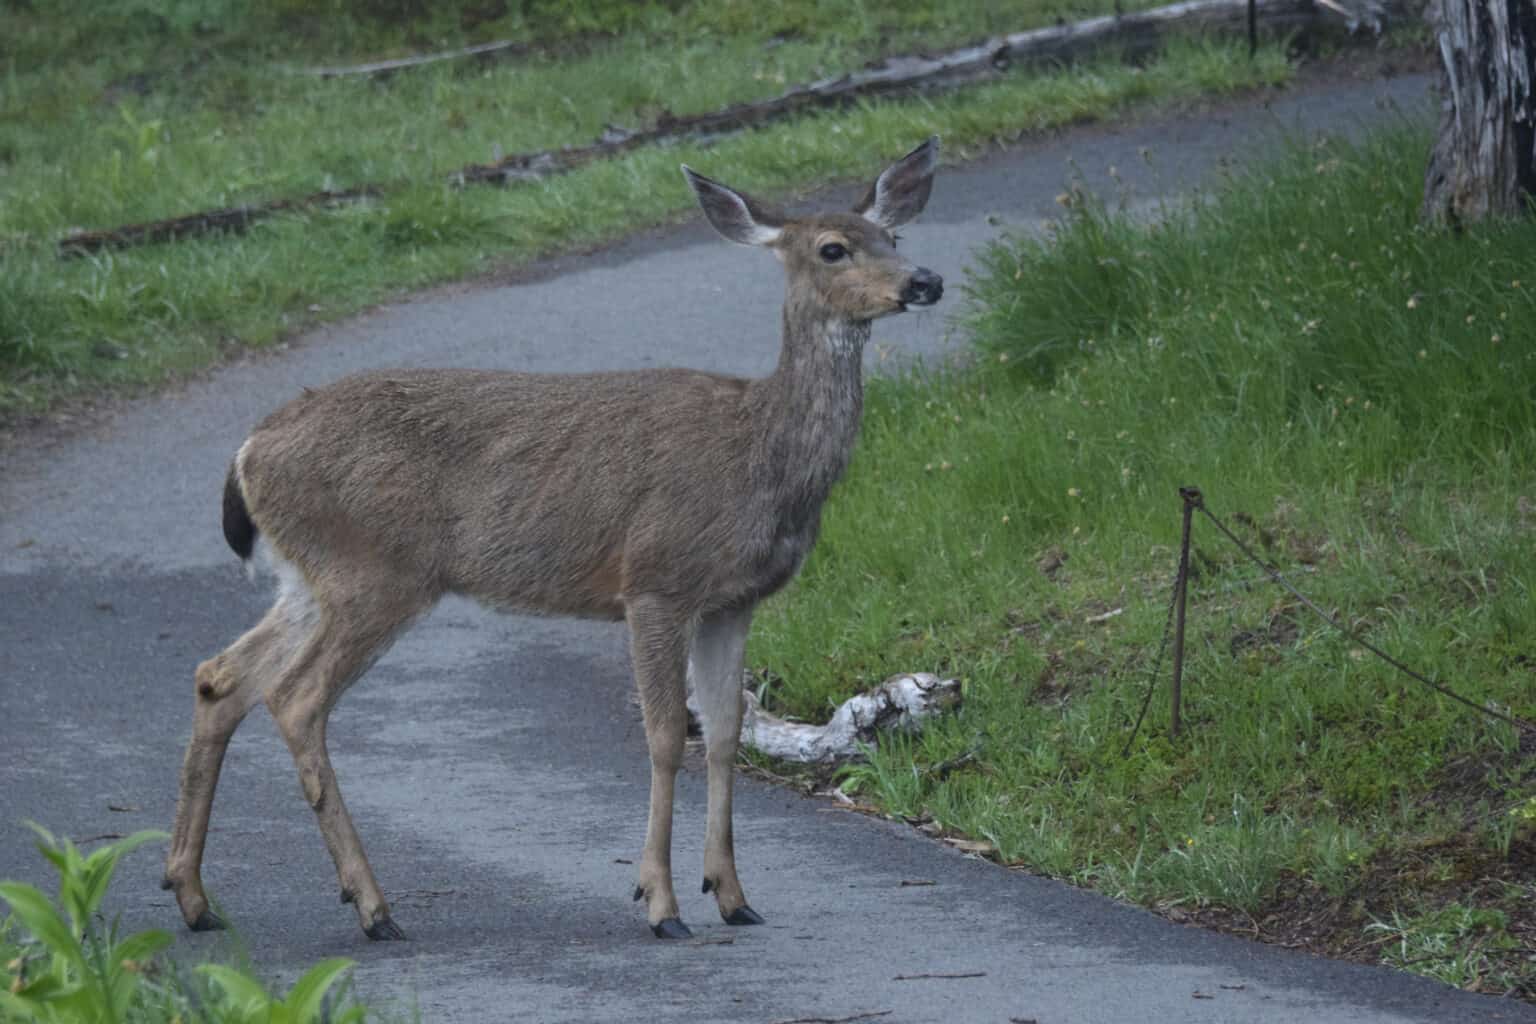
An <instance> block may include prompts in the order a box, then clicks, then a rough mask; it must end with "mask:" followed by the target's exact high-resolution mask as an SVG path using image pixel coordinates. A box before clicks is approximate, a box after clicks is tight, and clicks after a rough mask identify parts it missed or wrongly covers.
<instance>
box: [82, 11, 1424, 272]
mask: <svg viewBox="0 0 1536 1024" xmlns="http://www.w3.org/2000/svg"><path fill="white" fill-rule="evenodd" d="M1325 2H1326V4H1327V6H1325V7H1320V6H1319V5H1318V4H1317V3H1315V2H1314V0H1254V2H1253V8H1252V9H1253V12H1254V16H1255V18H1256V19H1257V23H1258V24H1260V25H1262V26H1263V27H1264V28H1265V29H1266V30H1267V31H1270V32H1272V33H1275V34H1286V33H1289V32H1291V31H1295V30H1298V29H1315V28H1317V27H1318V26H1319V25H1321V24H1327V22H1326V18H1327V17H1328V16H1329V15H1328V14H1325V13H1323V12H1336V11H1337V10H1339V9H1340V8H1341V7H1342V8H1343V9H1344V10H1346V11H1350V10H1355V9H1356V8H1360V9H1362V10H1365V9H1369V10H1370V11H1371V16H1370V22H1371V24H1373V25H1376V26H1377V27H1378V29H1379V26H1380V24H1381V17H1382V7H1381V6H1380V3H1379V2H1378V0H1325ZM1391 9H1392V10H1401V0H1399V2H1398V3H1397V4H1394V5H1392V8H1391ZM1249 11H1250V2H1249V0H1187V2H1184V3H1176V4H1173V5H1171V6H1168V7H1159V8H1155V9H1153V10H1148V11H1139V12H1136V13H1134V14H1122V15H1105V16H1102V17H1097V18H1089V19H1087V20H1086V21H1079V22H1074V23H1072V24H1068V25H1055V26H1051V27H1048V28H1040V29H1032V30H1030V31H1027V32H1017V33H1013V34H1011V35H1006V36H1000V37H996V38H993V39H988V40H986V41H985V42H982V43H977V44H973V45H970V46H963V47H960V48H959V49H956V50H951V51H949V52H947V53H942V54H939V55H937V56H922V55H908V56H897V57H888V58H885V59H883V60H879V61H874V62H872V63H870V64H869V65H867V66H866V67H865V68H863V69H862V70H859V71H855V72H850V73H848V74H844V75H839V76H836V77H834V78H826V79H822V80H821V81H818V82H812V83H811V84H809V85H804V86H798V87H796V88H793V89H790V90H788V91H787V92H785V93H783V94H781V95H779V96H777V97H775V98H773V99H769V100H763V101H761V102H757V103H736V104H732V105H731V106H728V107H724V108H721V109H720V110H715V111H710V112H707V113H703V114H692V115H687V116H682V117H678V116H674V115H672V114H670V113H663V114H662V116H661V117H660V118H658V119H657V121H656V123H655V124H654V125H653V126H651V127H650V128H646V129H643V130H640V131H634V132H631V131H627V130H624V129H622V128H615V127H609V128H608V129H607V130H606V131H605V132H604V133H603V135H602V137H601V138H599V139H598V140H596V141H595V142H592V143H590V144H588V145H585V146H567V147H562V148H559V149H546V150H540V151H538V152H535V153H515V154H512V155H509V156H505V157H501V158H499V159H497V160H495V161H492V162H491V163H486V164H469V165H467V166H465V167H463V168H461V169H459V170H458V171H456V172H455V173H454V174H452V175H450V179H449V180H450V181H452V182H456V183H458V184H460V185H466V184H497V185H505V184H509V183H511V182H514V181H530V180H538V179H541V178H546V177H550V176H552V175H556V174H564V173H566V172H569V171H572V170H575V169H576V168H578V167H581V166H583V165H585V164H589V163H592V162H593V161H596V160H601V159H607V158H611V157H615V156H619V155H622V154H624V153H628V152H631V151H633V150H636V149H640V148H641V147H644V146H649V145H654V144H656V143H660V142H666V141H670V140H674V139H679V138H695V139H699V138H713V137H717V136H720V135H724V134H727V133H730V132H737V131H742V130H744V129H746V128H753V127H759V126H761V125H765V124H768V123H771V122H773V121H779V120H783V119H785V118H788V117H793V116H796V115H800V114H804V113H807V112H810V111H812V110H818V109H826V108H832V107H837V106H844V105H847V104H850V103H852V102H854V101H855V100H860V99H864V98H868V97H872V96H884V95H891V94H896V93H906V92H913V91H917V90H922V89H936V88H947V87H953V86H956V85H960V84H964V83H967V82H973V81H977V80H980V79H984V78H987V77H990V76H995V75H996V74H997V73H998V72H1000V71H1003V70H1006V69H1008V68H1011V67H1016V66H1019V65H1038V64H1068V63H1071V62H1073V61H1077V60H1081V59H1082V58H1084V57H1086V56H1088V55H1090V54H1092V53H1096V52H1100V51H1102V50H1105V49H1107V48H1110V47H1120V48H1121V51H1122V52H1123V53H1124V54H1125V55H1126V56H1128V57H1136V56H1141V55H1145V54H1146V53H1147V52H1149V51H1151V50H1153V49H1155V48H1156V47H1158V46H1160V45H1161V44H1162V42H1163V41H1164V40H1165V39H1166V38H1167V37H1168V36H1169V35H1171V34H1175V33H1180V34H1188V33H1200V32H1206V33H1209V32H1217V31H1222V32H1225V31H1232V30H1235V29H1238V28H1242V27H1244V26H1245V25H1246V24H1247V22H1248V17H1249ZM1351 24H1354V22H1352V23H1351ZM487 45H490V44H487ZM386 191H387V188H386V186H384V185H379V184H373V185H362V186H359V187H357V188H353V189H346V190H343V191H339V192H335V191H324V192H316V193H314V194H312V195H309V196H305V197H302V198H298V199H278V200H273V201H271V202H267V203H258V204H253V205H250V206H242V207H234V208H228V209H223V210H212V211H208V212H204V213H194V214H188V215H186V216H182V217H174V218H171V219H169V220H160V221H150V222H146V223H142V224H129V225H126V226H123V227H119V228H112V229H110V230H105V231H85V232H78V233H75V234H71V235H66V236H65V237H64V238H61V239H60V240H59V242H58V248H59V253H60V255H63V256H78V255H81V254H83V253H88V252H96V251H98V250H100V249H106V248H126V247H128V246H133V245H144V244H148V243H153V242H165V241H170V240H173V239H177V238H185V237H190V236H192V235H200V234H207V233H209V232H214V231H229V232H240V231H244V230H245V229H246V228H248V227H249V226H250V225H251V224H253V223H255V222H257V221H259V220H262V219H265V218H267V217H271V216H273V215H275V214H278V213H284V212H289V211H293V210H298V209H303V208H305V207H311V206H334V205H337V204H340V203H345V202H351V201H355V200H357V199H362V198H368V197H373V196H378V195H382V194H384V193H385V192H386Z"/></svg>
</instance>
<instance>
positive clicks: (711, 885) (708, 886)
mask: <svg viewBox="0 0 1536 1024" xmlns="http://www.w3.org/2000/svg"><path fill="white" fill-rule="evenodd" d="M714 891H715V880H714V879H713V878H706V879H704V892H705V893H706V894H708V893H712V892H714Z"/></svg>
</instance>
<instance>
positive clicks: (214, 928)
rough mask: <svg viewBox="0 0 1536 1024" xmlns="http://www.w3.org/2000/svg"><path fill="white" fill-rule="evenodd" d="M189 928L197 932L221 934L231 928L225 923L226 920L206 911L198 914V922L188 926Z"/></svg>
mask: <svg viewBox="0 0 1536 1024" xmlns="http://www.w3.org/2000/svg"><path fill="white" fill-rule="evenodd" d="M187 927H188V928H191V929H192V930H193V931H195V932H219V931H223V930H224V929H225V928H228V927H229V926H228V925H227V924H225V923H224V919H223V918H222V917H220V916H219V915H218V914H215V913H214V912H213V911H211V910H205V911H203V912H202V913H201V914H198V915H197V920H196V921H193V922H192V923H191V924H189V925H187Z"/></svg>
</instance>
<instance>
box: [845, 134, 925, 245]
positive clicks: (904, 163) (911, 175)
mask: <svg viewBox="0 0 1536 1024" xmlns="http://www.w3.org/2000/svg"><path fill="white" fill-rule="evenodd" d="M938 166H939V137H938V136H937V135H933V136H930V137H929V139H928V141H927V142H925V143H923V144H922V145H921V146H918V147H917V148H916V149H914V150H913V151H912V152H910V153H908V154H907V155H906V156H904V157H902V158H901V159H900V160H897V161H896V162H895V163H893V164H891V166H889V167H887V168H886V169H885V171H884V172H882V173H881V175H880V177H878V178H876V179H875V183H874V184H873V185H871V186H869V191H868V192H866V193H864V198H863V199H861V200H859V204H858V205H857V206H855V207H854V208H853V212H854V213H857V214H859V215H861V216H862V217H864V219H866V220H872V221H874V222H875V223H876V224H879V225H880V226H881V227H883V228H885V229H887V230H890V229H891V228H897V227H900V226H901V225H903V224H905V223H906V222H907V221H909V220H911V219H912V218H913V217H916V216H917V215H918V214H920V213H922V212H923V207H924V206H926V205H928V193H929V192H931V191H933V172H934V171H935V170H936V169H937V168H938Z"/></svg>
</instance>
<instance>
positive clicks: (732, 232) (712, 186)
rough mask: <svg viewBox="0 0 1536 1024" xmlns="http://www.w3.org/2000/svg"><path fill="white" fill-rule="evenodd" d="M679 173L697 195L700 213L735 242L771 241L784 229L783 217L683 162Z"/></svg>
mask: <svg viewBox="0 0 1536 1024" xmlns="http://www.w3.org/2000/svg"><path fill="white" fill-rule="evenodd" d="M683 177H685V178H687V179H688V184H689V186H691V187H692V188H693V194H694V195H696V196H698V197H699V205H700V206H702V207H703V208H704V216H706V217H708V218H709V222H710V223H711V224H713V225H714V226H715V230H716V231H718V232H720V234H721V235H723V236H725V238H726V239H728V240H729V241H732V242H736V243H738V244H739V245H772V244H773V243H774V242H776V241H778V238H779V235H780V234H782V233H783V230H784V218H783V217H780V216H779V215H778V214H776V213H774V212H773V211H771V210H768V209H765V208H764V207H762V206H761V205H759V204H758V203H757V202H756V201H755V200H753V199H750V198H748V197H747V196H744V195H742V194H741V193H740V192H737V191H736V190H735V189H733V188H729V187H727V186H725V185H722V184H720V183H719V182H718V181H714V180H712V179H710V178H706V177H704V175H702V174H698V173H696V172H695V171H694V170H693V168H691V167H689V166H688V165H687V164H683Z"/></svg>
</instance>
